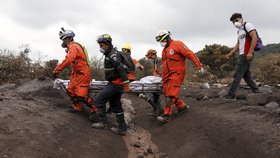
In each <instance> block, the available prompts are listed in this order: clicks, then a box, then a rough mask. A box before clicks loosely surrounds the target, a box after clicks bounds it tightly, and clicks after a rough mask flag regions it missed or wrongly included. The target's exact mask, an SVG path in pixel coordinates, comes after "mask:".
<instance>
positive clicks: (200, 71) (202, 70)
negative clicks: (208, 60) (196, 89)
mask: <svg viewBox="0 0 280 158" xmlns="http://www.w3.org/2000/svg"><path fill="white" fill-rule="evenodd" d="M204 71H205V70H204V68H203V67H201V68H200V70H198V74H200V75H203V74H204Z"/></svg>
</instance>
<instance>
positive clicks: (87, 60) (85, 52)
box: [75, 42, 90, 65]
mask: <svg viewBox="0 0 280 158" xmlns="http://www.w3.org/2000/svg"><path fill="white" fill-rule="evenodd" d="M75 43H76V44H77V45H79V46H80V47H81V49H82V51H83V53H84V55H85V58H86V62H87V64H88V65H89V64H90V62H89V58H88V53H87V51H86V49H85V47H84V46H82V45H81V44H80V43H78V42H75Z"/></svg>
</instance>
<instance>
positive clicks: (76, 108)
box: [66, 103, 83, 113]
mask: <svg viewBox="0 0 280 158" xmlns="http://www.w3.org/2000/svg"><path fill="white" fill-rule="evenodd" d="M82 108H83V105H82V103H76V104H75V105H73V106H71V107H69V108H67V109H66V112H70V113H77V112H81V111H82Z"/></svg>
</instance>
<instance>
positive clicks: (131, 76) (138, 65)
mask: <svg viewBox="0 0 280 158" xmlns="http://www.w3.org/2000/svg"><path fill="white" fill-rule="evenodd" d="M132 60H133V63H134V64H135V68H138V69H140V70H143V66H142V65H141V64H140V63H139V62H138V61H137V60H136V59H133V58H132ZM127 77H128V79H129V81H135V80H136V77H135V73H134V71H132V72H130V73H128V74H127Z"/></svg>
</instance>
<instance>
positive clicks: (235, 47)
mask: <svg viewBox="0 0 280 158" xmlns="http://www.w3.org/2000/svg"><path fill="white" fill-rule="evenodd" d="M238 49H239V40H238V39H237V43H236V45H235V46H234V48H233V49H232V50H231V51H230V52H229V54H227V55H226V58H227V59H231V57H232V55H233V54H234V53H235V52H237V51H238Z"/></svg>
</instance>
